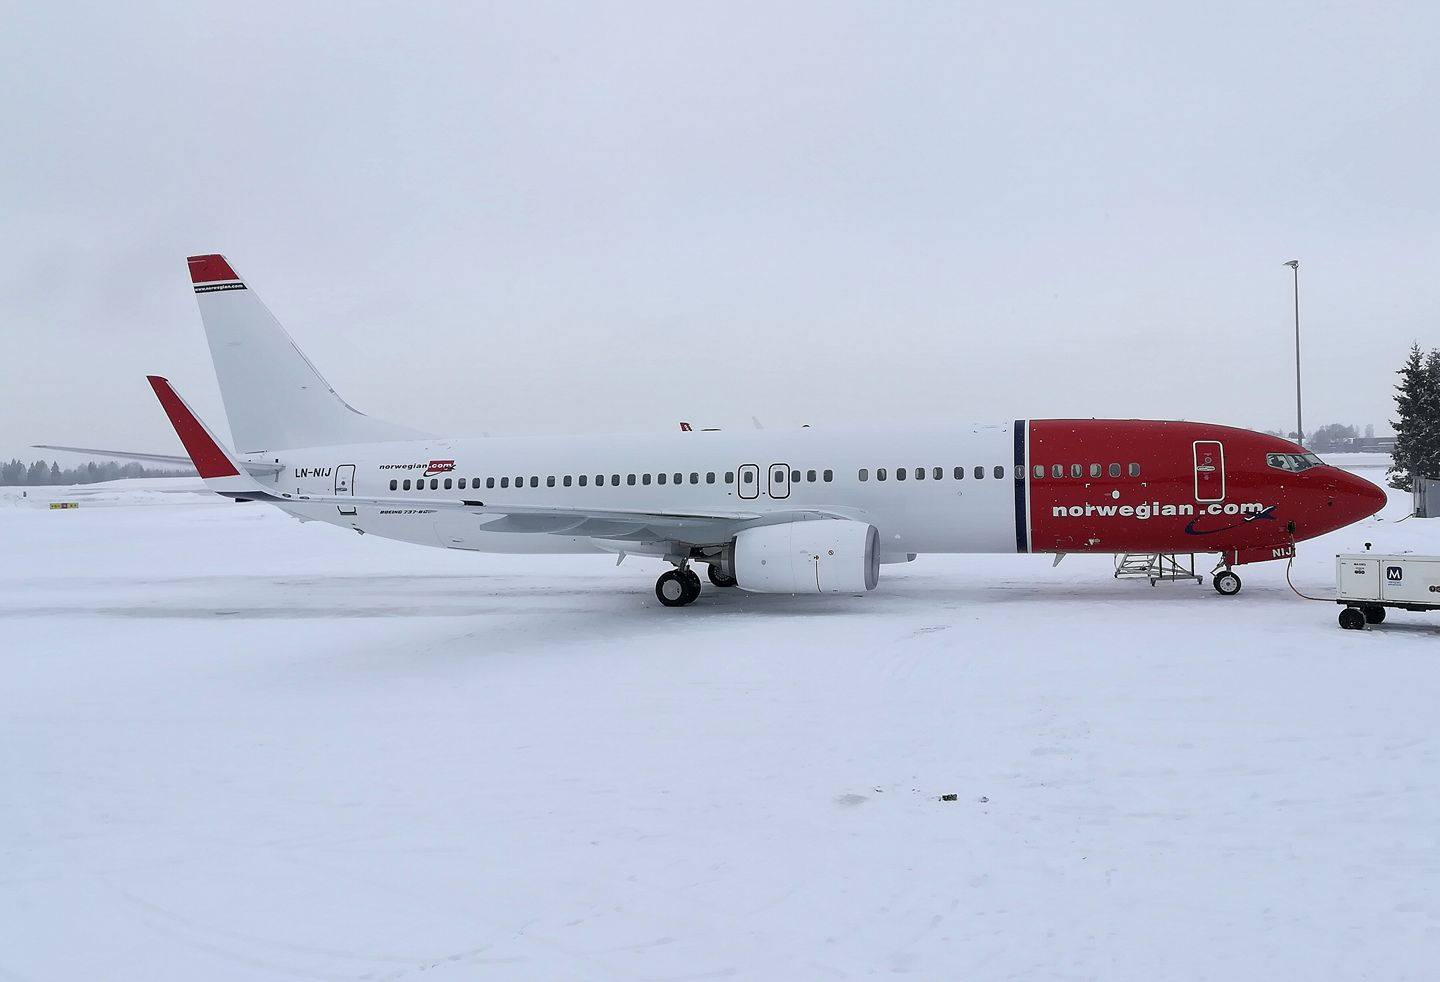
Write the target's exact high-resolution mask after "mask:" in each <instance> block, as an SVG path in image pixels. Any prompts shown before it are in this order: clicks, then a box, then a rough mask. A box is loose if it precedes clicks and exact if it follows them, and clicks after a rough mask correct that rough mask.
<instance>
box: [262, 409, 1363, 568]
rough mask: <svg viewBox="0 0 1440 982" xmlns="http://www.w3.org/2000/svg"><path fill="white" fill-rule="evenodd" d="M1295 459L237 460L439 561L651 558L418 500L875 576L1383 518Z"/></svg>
mask: <svg viewBox="0 0 1440 982" xmlns="http://www.w3.org/2000/svg"><path fill="white" fill-rule="evenodd" d="M1303 454H1304V451H1303V450H1302V449H1301V448H1300V447H1298V446H1296V445H1295V444H1293V443H1291V442H1289V441H1287V440H1282V439H1279V438H1276V437H1271V436H1267V435H1265V434H1260V433H1255V432H1251V431H1248V430H1241V429H1235V428H1232V427H1226V426H1217V425H1212V424H1205V423H1187V422H1168V421H1149V420H1016V421H1013V422H1010V423H1002V424H974V425H959V426H952V427H934V428H927V429H898V428H897V429H880V428H876V429H819V428H814V429H812V428H804V429H799V430H791V431H773V430H762V431H730V432H719V431H710V432H693V433H667V434H648V435H616V436H605V437H583V436H571V437H526V438H523V439H521V438H483V439H454V440H443V439H436V440H423V441H403V442H389V443H376V444H357V445H348V446H338V447H316V448H309V449H301V450H287V451H283V452H281V453H277V454H265V453H256V454H251V455H246V456H247V457H248V459H251V460H255V461H263V462H266V463H272V464H278V465H280V466H281V468H282V469H281V470H280V471H279V473H278V474H277V475H275V477H274V478H273V487H274V488H275V489H276V490H277V491H280V492H285V493H290V494H293V495H295V496H297V497H298V496H304V495H314V496H319V495H327V496H328V495H335V494H341V495H345V494H351V495H360V496H368V497H386V498H393V499H401V500H400V501H397V503H396V504H394V505H385V506H375V505H357V506H355V507H351V508H347V507H344V506H334V505H310V504H302V503H298V502H296V503H294V504H288V503H287V505H286V506H285V507H286V509H287V510H289V511H292V512H294V513H296V514H298V515H301V516H302V517H305V518H309V519H318V520H323V521H326V522H330V523H332V524H335V525H340V526H343V527H348V528H354V529H357V530H360V531H363V532H366V533H370V534H374V535H380V536H383V537H386V538H393V539H400V540H404V541H407V542H414V543H419V544H423V545H431V546H441V547H445V548H452V549H471V550H478V551H486V552H562V553H578V552H594V551H611V552H616V551H631V552H645V551H647V549H646V548H645V547H644V543H643V540H636V539H627V538H624V537H623V536H625V535H632V534H633V533H632V532H625V533H616V534H619V535H621V536H622V537H620V538H616V537H615V535H613V534H612V535H606V534H604V533H605V529H604V528H603V527H597V526H595V525H594V524H592V525H590V526H588V527H585V528H579V526H578V523H577V530H578V533H577V534H574V535H567V534H564V530H563V529H556V528H555V527H554V526H553V525H551V526H549V527H548V529H547V531H548V534H536V531H539V530H540V529H539V527H536V531H530V530H525V531H505V530H504V529H505V526H504V525H503V524H501V523H497V522H496V521H495V520H493V519H488V518H486V517H484V516H477V515H471V514H465V513H463V512H457V511H445V510H438V509H434V508H429V507H426V506H425V505H424V504H423V502H424V500H425V499H434V498H437V497H441V498H448V497H453V498H455V499H456V500H469V501H481V502H484V503H485V504H486V505H493V506H497V507H504V506H507V505H508V506H515V505H537V506H559V507H574V508H580V509H585V508H592V509H597V510H606V509H627V510H637V511H656V512H682V513H683V512H686V511H691V510H693V511H696V512H708V511H714V510H716V509H743V510H746V511H750V512H755V513H760V514H765V513H771V512H794V511H796V510H809V509H814V510H816V511H823V512H826V513H829V514H838V515H845V516H847V517H851V518H854V519H856V520H859V521H865V522H868V523H870V524H872V525H874V526H875V527H876V529H877V530H878V531H879V534H880V550H881V561H882V562H903V561H905V560H906V559H908V558H911V557H912V556H913V555H915V554H919V553H937V552H943V553H1013V552H1036V553H1084V552H1098V553H1118V552H1171V553H1190V552H1213V553H1222V554H1224V555H1225V557H1226V559H1227V561H1228V562H1231V563H1244V562H1252V561H1257V560H1261V559H1272V558H1283V557H1284V556H1286V555H1289V554H1290V553H1289V550H1291V548H1292V547H1293V543H1294V542H1296V541H1300V540H1304V539H1307V538H1311V537H1313V536H1316V535H1320V534H1323V533H1325V532H1328V531H1331V530H1332V529H1335V528H1339V527H1341V526H1343V525H1345V524H1348V523H1350V522H1353V521H1356V520H1357V519H1358V518H1360V517H1363V516H1364V515H1368V514H1371V513H1373V512H1374V511H1375V510H1377V509H1378V508H1379V507H1380V505H1381V504H1383V495H1381V493H1380V492H1379V490H1378V489H1376V488H1374V486H1373V485H1371V484H1369V483H1368V482H1365V481H1362V480H1360V479H1358V478H1355V477H1353V476H1352V475H1349V474H1347V473H1345V472H1344V471H1340V470H1338V469H1336V468H1333V467H1329V466H1326V465H1323V464H1319V465H1315V464H1310V465H1308V466H1304V467H1303V469H1302V470H1294V469H1290V468H1291V467H1293V466H1295V465H1296V461H1297V460H1299V459H1302V458H1301V455H1303ZM1276 455H1279V460H1280V463H1281V465H1282V466H1276V463H1275V461H1276V459H1277V458H1276ZM1312 459H1313V458H1312ZM266 483H269V482H266ZM407 496H409V497H411V498H413V499H414V500H415V502H416V503H415V505H414V506H413V507H409V506H407V505H406V504H405V502H404V500H403V499H406V497H407ZM502 521H503V520H502ZM627 547H628V548H627ZM656 551H657V552H662V551H663V550H656Z"/></svg>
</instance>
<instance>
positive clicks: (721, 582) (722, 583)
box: [710, 563, 735, 589]
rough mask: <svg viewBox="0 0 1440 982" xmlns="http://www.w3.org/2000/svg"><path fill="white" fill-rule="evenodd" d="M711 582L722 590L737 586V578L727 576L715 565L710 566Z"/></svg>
mask: <svg viewBox="0 0 1440 982" xmlns="http://www.w3.org/2000/svg"><path fill="white" fill-rule="evenodd" d="M710 582H711V583H714V584H715V585H716V586H718V587H720V588H721V589H727V588H729V587H732V586H734V585H735V577H733V576H726V575H725V573H724V572H723V571H722V570H721V569H720V567H719V566H716V565H715V564H714V563H711V564H710Z"/></svg>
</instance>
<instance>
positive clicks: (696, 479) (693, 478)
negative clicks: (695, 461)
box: [690, 471, 700, 484]
mask: <svg viewBox="0 0 1440 982" xmlns="http://www.w3.org/2000/svg"><path fill="white" fill-rule="evenodd" d="M690 483H691V484H699V483H700V472H699V471H691V472H690Z"/></svg>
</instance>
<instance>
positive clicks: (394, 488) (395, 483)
mask: <svg viewBox="0 0 1440 982" xmlns="http://www.w3.org/2000/svg"><path fill="white" fill-rule="evenodd" d="M399 487H400V482H399V481H395V480H392V481H391V482H390V490H391V491H397V490H399Z"/></svg>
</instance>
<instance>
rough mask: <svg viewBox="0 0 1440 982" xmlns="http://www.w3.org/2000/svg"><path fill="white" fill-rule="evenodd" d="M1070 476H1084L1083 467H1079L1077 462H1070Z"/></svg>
mask: <svg viewBox="0 0 1440 982" xmlns="http://www.w3.org/2000/svg"><path fill="white" fill-rule="evenodd" d="M1070 476H1071V477H1084V476H1085V468H1083V467H1081V466H1080V465H1079V464H1071V465H1070Z"/></svg>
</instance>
